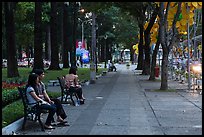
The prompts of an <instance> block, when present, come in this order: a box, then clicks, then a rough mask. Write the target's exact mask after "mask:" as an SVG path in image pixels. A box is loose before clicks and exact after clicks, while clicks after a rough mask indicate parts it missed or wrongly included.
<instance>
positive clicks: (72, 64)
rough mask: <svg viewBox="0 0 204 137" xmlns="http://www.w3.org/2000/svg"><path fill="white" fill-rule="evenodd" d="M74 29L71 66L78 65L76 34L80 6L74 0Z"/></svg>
mask: <svg viewBox="0 0 204 137" xmlns="http://www.w3.org/2000/svg"><path fill="white" fill-rule="evenodd" d="M72 4H73V10H74V11H73V29H72V46H71V52H70V57H71V58H70V61H71V67H76V37H77V36H76V34H77V20H78V19H77V13H78V7H77V4H76V2H73V3H72Z"/></svg>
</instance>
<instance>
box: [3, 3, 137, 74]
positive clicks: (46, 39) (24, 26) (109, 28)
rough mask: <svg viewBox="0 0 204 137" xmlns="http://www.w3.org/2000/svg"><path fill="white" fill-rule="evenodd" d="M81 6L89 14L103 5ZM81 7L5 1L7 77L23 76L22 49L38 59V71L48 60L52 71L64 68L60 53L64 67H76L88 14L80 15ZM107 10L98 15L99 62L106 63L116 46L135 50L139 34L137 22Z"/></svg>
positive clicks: (87, 32) (87, 28)
mask: <svg viewBox="0 0 204 137" xmlns="http://www.w3.org/2000/svg"><path fill="white" fill-rule="evenodd" d="M80 4H81V7H82V8H84V9H85V11H86V12H92V11H94V12H95V10H94V8H95V7H97V5H99V4H98V3H87V2H82V3H80ZM103 5H105V3H103ZM100 6H101V5H100ZM79 8H80V7H79V3H77V2H66V3H65V2H3V5H2V17H3V19H2V28H3V29H2V34H3V35H2V57H3V58H6V59H7V60H8V69H7V72H8V75H7V76H8V77H18V76H19V74H18V68H17V59H20V58H22V56H21V51H22V50H26V53H27V56H28V57H34V68H43V58H44V59H48V60H51V65H50V67H49V69H54V70H57V69H60V68H59V53H61V55H62V63H63V67H64V68H68V67H70V65H75V64H76V63H75V57H74V55H75V41H76V39H81V24H80V22H79V20H78V19H77V18H81V20H85V13H80V12H78V11H79ZM97 9H98V10H100V9H101V7H100V8H97ZM105 9H106V10H104V11H102V10H101V12H97V18H96V25H97V28H98V29H97V36H96V41H97V49H98V58H99V62H101V61H105V58H106V59H111V53H112V52H114V50H115V49H114V48H113V45H115V46H116V47H119V46H120V45H122V46H123V47H124V48H131V45H132V44H133V43H135V42H136V39H135V36H136V35H137V33H138V29H137V23H136V20H134V18H133V17H131V16H127V15H128V13H127V12H125V13H122V12H121V10H120V9H119V8H118V7H116V6H113V5H112V6H105ZM7 14H12V15H7ZM113 26H115V28H116V29H114V27H113ZM84 28H85V39H87V42H88V47H87V48H88V50H90V45H91V27H90V25H89V24H88V23H87V24H85V25H84ZM105 35H107V40H105V38H104V36H105ZM6 38H13V39H10V40H7V39H6ZM10 42H12V43H10ZM104 45H107V46H104ZM105 47H106V49H105ZM104 51H106V52H107V54H106V56H107V57H105V55H104ZM68 52H70V53H71V57H70V58H71V59H70V61H71V62H68V61H69V60H68ZM33 53H34V54H33Z"/></svg>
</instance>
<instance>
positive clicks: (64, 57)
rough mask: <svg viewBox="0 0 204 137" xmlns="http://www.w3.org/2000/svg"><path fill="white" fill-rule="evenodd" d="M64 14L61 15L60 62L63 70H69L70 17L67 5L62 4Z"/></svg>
mask: <svg viewBox="0 0 204 137" xmlns="http://www.w3.org/2000/svg"><path fill="white" fill-rule="evenodd" d="M63 9H64V13H63V41H64V42H63V52H62V54H63V55H62V60H63V68H69V60H68V47H69V46H70V45H69V36H70V35H71V31H70V30H69V29H68V27H70V28H71V24H70V21H69V20H70V16H69V15H68V10H67V5H65V4H64V8H63Z"/></svg>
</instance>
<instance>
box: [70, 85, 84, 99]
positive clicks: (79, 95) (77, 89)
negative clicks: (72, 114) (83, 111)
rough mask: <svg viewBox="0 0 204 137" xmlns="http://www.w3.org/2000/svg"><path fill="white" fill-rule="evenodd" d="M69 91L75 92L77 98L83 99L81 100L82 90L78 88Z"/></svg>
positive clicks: (71, 88)
mask: <svg viewBox="0 0 204 137" xmlns="http://www.w3.org/2000/svg"><path fill="white" fill-rule="evenodd" d="M69 89H70V90H71V92H76V94H77V96H78V98H79V99H83V98H82V88H81V87H80V88H79V87H70V88H69Z"/></svg>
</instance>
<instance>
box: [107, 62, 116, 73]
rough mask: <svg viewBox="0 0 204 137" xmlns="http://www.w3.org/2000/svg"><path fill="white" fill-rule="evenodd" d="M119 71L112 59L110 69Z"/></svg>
mask: <svg viewBox="0 0 204 137" xmlns="http://www.w3.org/2000/svg"><path fill="white" fill-rule="evenodd" d="M113 70H114V71H115V72H116V71H117V68H116V67H115V65H114V63H113V62H112V61H110V64H109V69H108V71H113Z"/></svg>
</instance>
